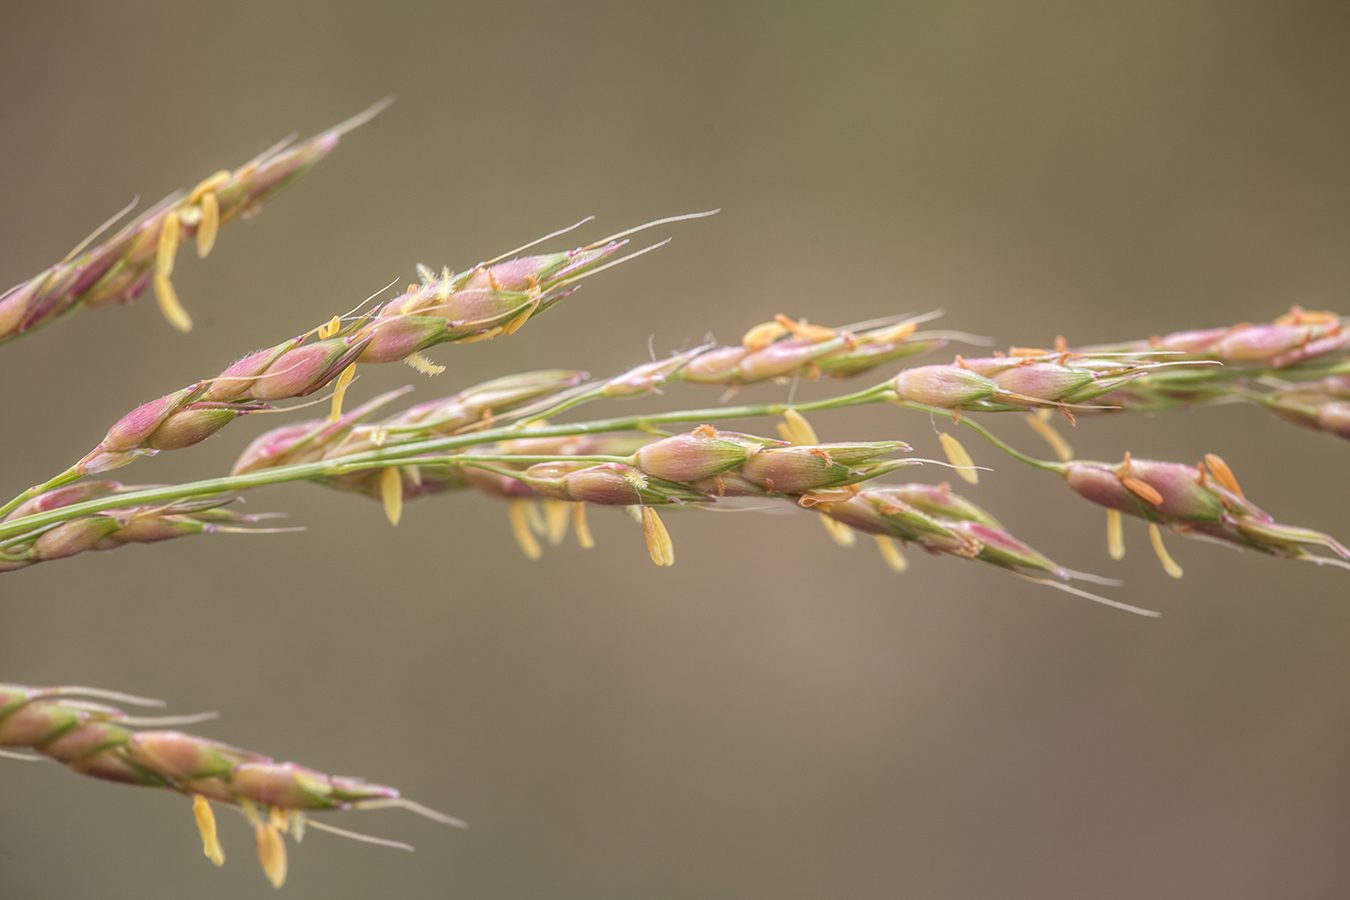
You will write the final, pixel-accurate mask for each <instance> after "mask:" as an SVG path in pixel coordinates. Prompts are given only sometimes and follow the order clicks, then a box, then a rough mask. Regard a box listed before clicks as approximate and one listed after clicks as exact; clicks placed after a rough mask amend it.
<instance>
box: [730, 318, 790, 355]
mask: <svg viewBox="0 0 1350 900" xmlns="http://www.w3.org/2000/svg"><path fill="white" fill-rule="evenodd" d="M787 333H788V332H787V329H786V328H784V327H783V326H782V325H779V324H778V323H777V322H765V323H764V324H762V325H756V326H755V327H754V328H751V329H750V330H749V331H747V332H746V333H745V335H744V336H743V337H742V338H741V346H742V347H745V348H746V349H748V350H761V349H763V348H765V347H767V346H769V345H770V344H772V343H773V342H774V341H776V340H778V339H779V338H780V337H783V336H784V335H785V334H787Z"/></svg>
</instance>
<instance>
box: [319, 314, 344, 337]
mask: <svg viewBox="0 0 1350 900" xmlns="http://www.w3.org/2000/svg"><path fill="white" fill-rule="evenodd" d="M341 330H342V317H341V316H333V318H331V319H329V320H328V321H327V322H324V323H323V324H322V325H320V326H319V337H321V338H323V339H324V340H328V339H329V338H330V337H332V336H333V335H335V334H337V333H338V332H339V331H341Z"/></svg>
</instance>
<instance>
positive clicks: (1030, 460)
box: [895, 400, 1064, 474]
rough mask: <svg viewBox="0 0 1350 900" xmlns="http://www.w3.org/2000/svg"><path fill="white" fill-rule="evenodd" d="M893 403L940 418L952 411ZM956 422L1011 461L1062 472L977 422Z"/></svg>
mask: <svg viewBox="0 0 1350 900" xmlns="http://www.w3.org/2000/svg"><path fill="white" fill-rule="evenodd" d="M895 402H896V403H897V404H898V405H899V406H901V407H903V408H904V409H913V410H918V411H919V412H926V413H931V414H933V415H941V416H950V415H951V414H952V411H951V410H950V409H942V408H941V407H937V406H924V405H923V404H922V403H913V402H911V401H909V400H897V401H895ZM957 421H958V422H959V423H960V424H962V425H965V426H966V427H968V428H973V429H975V430H976V431H978V432H979V433H980V434H981V435H982V436H983V437H984V438H985V440H987V441H989V443H991V444H993V445H994V446H995V447H997V448H998V449H1000V450H1002V451H1003V452H1004V453H1006V454H1008V455H1009V456H1011V457H1012V458H1013V459H1015V460H1017V461H1019V462H1024V463H1026V464H1027V465H1029V466H1034V467H1035V468H1037V469H1044V470H1045V471H1047V472H1054V473H1056V474H1060V473H1062V472H1063V471H1064V464H1063V463H1058V462H1049V461H1048V460H1044V459H1037V458H1036V457H1034V456H1027V455H1026V454H1025V453H1023V452H1022V451H1021V450H1018V449H1017V448H1015V447H1013V446H1012V445H1010V444H1007V443H1005V442H1004V441H1003V440H1001V439H1000V438H998V437H995V436H994V434H993V432H991V431H990V430H989V429H987V428H985V427H984V426H983V425H981V424H980V423H979V422H976V421H974V420H973V419H970V418H968V417H966V416H962V417H961V418H959V419H958V420H957Z"/></svg>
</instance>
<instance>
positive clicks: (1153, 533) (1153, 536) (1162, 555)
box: [1148, 522, 1182, 578]
mask: <svg viewBox="0 0 1350 900" xmlns="http://www.w3.org/2000/svg"><path fill="white" fill-rule="evenodd" d="M1148 539H1149V541H1150V542H1151V543H1152V544H1153V552H1154V553H1156V554H1158V562H1160V563H1162V567H1163V571H1164V572H1166V573H1167V574H1168V575H1171V576H1172V577H1173V578H1180V577H1181V575H1182V572H1181V566H1179V565H1177V563H1176V560H1174V559H1172V557H1171V556H1169V555H1168V553H1167V548H1166V547H1164V546H1163V541H1162V529H1160V528H1159V527H1158V523H1157V522H1149V523H1148Z"/></svg>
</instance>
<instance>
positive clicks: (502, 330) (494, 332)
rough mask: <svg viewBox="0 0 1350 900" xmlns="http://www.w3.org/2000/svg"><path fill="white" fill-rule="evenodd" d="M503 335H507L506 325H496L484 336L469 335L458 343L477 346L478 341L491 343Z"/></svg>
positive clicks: (485, 332) (484, 333)
mask: <svg viewBox="0 0 1350 900" xmlns="http://www.w3.org/2000/svg"><path fill="white" fill-rule="evenodd" d="M517 327H519V326H517ZM503 334H506V326H505V325H494V326H493V327H492V328H489V329H488V330H487V331H484V332H483V333H482V334H472V335H469V336H468V337H463V338H460V339H459V340H458V341H457V343H460V344H475V343H477V342H478V341H490V340H492V339H493V338H495V337H501V336H502V335H503Z"/></svg>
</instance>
